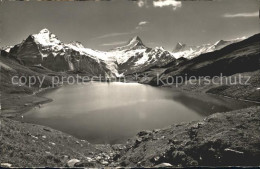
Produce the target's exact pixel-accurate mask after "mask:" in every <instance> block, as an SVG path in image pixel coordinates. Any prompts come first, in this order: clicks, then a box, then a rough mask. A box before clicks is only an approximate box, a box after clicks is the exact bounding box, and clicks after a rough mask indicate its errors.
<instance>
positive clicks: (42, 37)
mask: <svg viewBox="0 0 260 169" xmlns="http://www.w3.org/2000/svg"><path fill="white" fill-rule="evenodd" d="M32 37H33V38H34V41H35V42H36V43H38V44H41V45H43V46H51V45H58V44H60V43H61V41H60V40H59V39H58V38H57V36H56V35H54V34H52V33H51V32H50V31H49V30H48V29H46V28H44V29H42V30H41V31H40V32H39V33H38V34H33V35H32Z"/></svg>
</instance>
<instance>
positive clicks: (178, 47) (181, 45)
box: [174, 42, 186, 51]
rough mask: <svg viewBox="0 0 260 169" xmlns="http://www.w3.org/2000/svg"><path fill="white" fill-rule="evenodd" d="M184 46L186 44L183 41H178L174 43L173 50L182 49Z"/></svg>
mask: <svg viewBox="0 0 260 169" xmlns="http://www.w3.org/2000/svg"><path fill="white" fill-rule="evenodd" d="M185 47H186V44H183V43H180V42H178V43H177V44H176V46H175V49H174V51H180V50H182V49H184V48H185Z"/></svg>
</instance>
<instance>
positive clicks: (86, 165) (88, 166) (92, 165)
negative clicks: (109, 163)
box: [74, 162, 95, 168]
mask: <svg viewBox="0 0 260 169" xmlns="http://www.w3.org/2000/svg"><path fill="white" fill-rule="evenodd" d="M74 167H87V168H94V167H95V164H94V163H91V162H78V163H75V164H74Z"/></svg>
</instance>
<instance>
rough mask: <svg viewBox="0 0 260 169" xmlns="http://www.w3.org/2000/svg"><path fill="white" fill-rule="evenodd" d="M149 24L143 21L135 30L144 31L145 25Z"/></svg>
mask: <svg viewBox="0 0 260 169" xmlns="http://www.w3.org/2000/svg"><path fill="white" fill-rule="evenodd" d="M148 23H149V22H148V21H141V22H139V23H138V25H137V26H136V27H135V29H139V30H140V29H142V28H143V27H144V26H145V25H147V24H148Z"/></svg>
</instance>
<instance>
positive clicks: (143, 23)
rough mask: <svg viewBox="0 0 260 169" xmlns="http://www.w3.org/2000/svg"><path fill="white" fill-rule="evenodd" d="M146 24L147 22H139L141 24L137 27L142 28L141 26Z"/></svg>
mask: <svg viewBox="0 0 260 169" xmlns="http://www.w3.org/2000/svg"><path fill="white" fill-rule="evenodd" d="M148 23H149V22H147V21H141V22H139V23H138V25H139V26H142V25H146V24H148Z"/></svg>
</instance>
